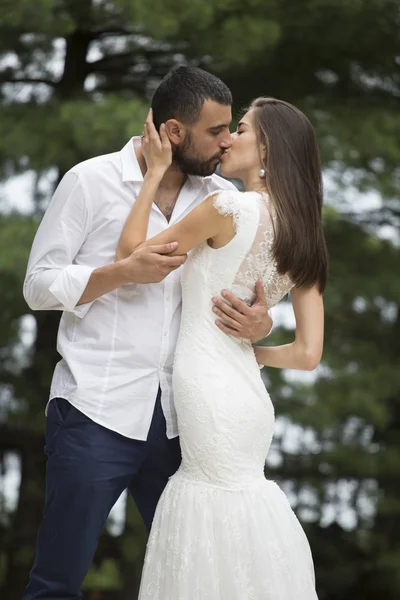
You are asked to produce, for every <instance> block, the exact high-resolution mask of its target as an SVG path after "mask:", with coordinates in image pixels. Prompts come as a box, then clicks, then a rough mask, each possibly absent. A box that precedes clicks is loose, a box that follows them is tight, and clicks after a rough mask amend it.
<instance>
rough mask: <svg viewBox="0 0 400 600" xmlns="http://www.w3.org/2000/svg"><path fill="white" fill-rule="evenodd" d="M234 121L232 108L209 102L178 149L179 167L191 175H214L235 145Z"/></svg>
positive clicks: (186, 129) (176, 161) (189, 127)
mask: <svg viewBox="0 0 400 600" xmlns="http://www.w3.org/2000/svg"><path fill="white" fill-rule="evenodd" d="M231 120H232V112H231V107H230V106H225V105H222V104H218V103H217V102H214V101H213V100H206V101H205V102H204V104H203V106H202V109H201V113H200V116H199V118H198V120H197V121H196V122H195V123H193V124H192V125H187V126H185V136H184V138H183V140H182V142H181V143H180V144H178V145H176V146H175V148H174V154H173V161H174V164H175V166H176V167H177V168H179V170H180V171H182V172H183V173H187V174H188V175H199V176H201V177H206V176H207V175H212V174H213V173H214V171H215V169H216V168H217V165H218V163H219V162H220V160H221V156H222V155H223V153H224V152H225V150H226V149H227V148H229V147H230V145H231V143H232V140H231V134H230V131H229V125H230V123H231Z"/></svg>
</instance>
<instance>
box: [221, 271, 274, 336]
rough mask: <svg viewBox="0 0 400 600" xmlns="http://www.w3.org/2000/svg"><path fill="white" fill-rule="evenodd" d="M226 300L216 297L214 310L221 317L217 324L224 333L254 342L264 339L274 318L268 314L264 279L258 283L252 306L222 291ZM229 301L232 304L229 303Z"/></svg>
mask: <svg viewBox="0 0 400 600" xmlns="http://www.w3.org/2000/svg"><path fill="white" fill-rule="evenodd" d="M222 296H223V298H224V299H225V300H226V302H224V300H221V299H220V298H217V297H214V298H213V299H212V301H213V303H214V307H213V311H214V313H215V314H216V315H217V316H218V317H220V318H219V319H217V321H216V324H217V325H218V327H219V328H220V329H222V331H223V332H224V333H227V334H228V335H231V336H232V337H236V338H245V339H247V340H250V342H251V343H252V344H255V343H256V342H258V341H260V340H262V339H263V338H264V337H265V336H267V335H268V334H269V332H270V331H271V328H272V319H271V317H270V316H269V314H268V307H267V301H266V299H265V293H264V287H263V284H262V281H257V283H256V297H255V300H254V302H253V304H252V306H248V305H247V304H246V303H245V302H242V300H239V299H238V298H236V296H234V295H233V294H231V293H230V292H227V291H222ZM227 302H229V303H230V304H231V305H232V306H230V305H229V304H227Z"/></svg>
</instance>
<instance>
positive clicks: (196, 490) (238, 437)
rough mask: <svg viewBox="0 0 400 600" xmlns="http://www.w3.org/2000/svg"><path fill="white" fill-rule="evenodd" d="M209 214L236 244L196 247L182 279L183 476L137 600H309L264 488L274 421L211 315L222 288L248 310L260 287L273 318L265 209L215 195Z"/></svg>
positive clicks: (167, 500)
mask: <svg viewBox="0 0 400 600" xmlns="http://www.w3.org/2000/svg"><path fill="white" fill-rule="evenodd" d="M214 205H215V206H216V208H217V209H218V210H219V211H220V212H221V213H223V214H224V215H232V216H233V220H234V223H235V228H236V236H235V237H234V238H233V239H232V241H231V242H229V243H228V244H227V245H226V246H224V247H223V248H219V249H212V248H211V247H209V246H208V244H207V243H203V244H201V245H200V246H199V247H197V248H196V249H195V250H194V251H193V252H192V254H191V256H190V257H189V259H188V260H187V262H186V264H185V266H184V269H183V273H182V288H183V312H182V322H181V329H180V335H179V341H178V345H177V349H176V355H175V362H174V378H173V385H174V398H175V405H176V410H177V414H178V424H179V432H180V443H181V447H182V465H181V467H180V468H179V470H178V471H177V472H176V474H175V475H173V476H172V477H171V478H170V480H169V482H168V485H167V487H166V489H165V490H164V493H163V495H162V496H161V499H160V501H159V504H158V507H157V511H156V515H155V518H154V522H153V526H152V530H151V533H150V537H149V541H148V546H147V553H146V558H145V564H144V568H143V575H142V582H141V588H140V593H139V600H149V599H151V600H316V599H317V595H316V592H315V586H314V569H313V562H312V557H311V552H310V548H309V544H308V541H307V538H306V536H305V534H304V532H303V529H302V527H301V525H300V523H299V522H298V520H297V518H296V516H295V514H294V513H293V511H292V509H291V507H290V505H289V502H288V500H287V498H286V496H285V495H284V493H283V492H282V491H281V490H280V488H279V487H278V486H277V485H276V484H275V483H274V482H272V481H268V480H266V479H265V476H264V463H265V458H266V456H267V453H268V449H269V446H270V443H271V439H272V435H273V431H274V409H273V406H272V402H271V400H270V397H269V395H268V392H267V391H266V389H265V386H264V383H263V381H262V379H261V376H260V369H259V367H258V365H257V362H256V359H255V355H254V351H253V348H252V346H251V345H250V343H249V342H246V341H244V340H238V339H235V338H232V337H230V336H227V335H226V334H224V333H223V332H222V331H220V330H219V329H218V327H217V326H216V325H215V323H214V321H215V316H214V314H213V312H212V310H211V307H212V303H211V298H212V297H213V296H215V295H219V294H220V292H221V290H222V289H223V288H226V289H230V290H233V292H234V293H236V295H238V296H240V297H241V298H243V299H245V300H246V301H247V302H251V301H252V299H253V297H254V284H255V282H256V280H257V279H262V280H263V282H264V286H265V291H266V295H267V299H268V304H269V306H272V305H274V304H276V303H277V302H278V301H279V300H280V299H281V298H282V297H283V296H284V295H285V294H286V293H287V292H288V291H289V289H290V288H291V287H292V284H291V282H290V279H289V277H287V276H280V275H279V274H278V273H277V270H276V265H275V263H274V261H273V259H272V258H271V246H272V241H273V235H274V232H273V225H272V219H273V217H271V214H273V213H272V207H271V206H269V200H268V197H267V196H266V195H263V196H261V195H260V194H258V193H255V192H246V193H241V192H235V191H233V192H232V191H223V192H220V193H219V194H218V196H217V197H216V199H215V200H214ZM268 207H269V208H268ZM269 209H270V210H271V212H270V210H269Z"/></svg>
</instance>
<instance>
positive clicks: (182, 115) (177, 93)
mask: <svg viewBox="0 0 400 600" xmlns="http://www.w3.org/2000/svg"><path fill="white" fill-rule="evenodd" d="M206 100H213V101H214V102H218V104H223V105H225V106H228V105H230V104H232V94H231V92H230V90H229V88H228V87H227V86H226V85H225V83H224V82H223V81H221V80H220V79H219V78H218V77H215V75H211V73H207V71H203V69H199V68H197V67H186V66H181V67H176V68H175V69H172V71H170V72H169V73H168V74H167V75H166V76H165V77H164V79H163V80H162V81H161V83H160V85H159V86H158V88H157V89H156V91H155V92H154V95H153V98H152V101H151V107H152V109H153V119H154V124H155V126H156V128H157V129H159V127H160V125H161V123H165V122H166V121H168V119H177V120H179V121H181V122H182V123H185V124H186V125H190V124H192V123H195V122H196V121H197V119H198V118H199V116H200V112H201V109H202V106H203V104H204V102H205V101H206Z"/></svg>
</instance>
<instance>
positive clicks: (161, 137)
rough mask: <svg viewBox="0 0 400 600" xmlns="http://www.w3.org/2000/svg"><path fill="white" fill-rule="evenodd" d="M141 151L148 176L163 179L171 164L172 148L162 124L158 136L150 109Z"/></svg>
mask: <svg viewBox="0 0 400 600" xmlns="http://www.w3.org/2000/svg"><path fill="white" fill-rule="evenodd" d="M142 151H143V156H144V158H145V160H146V165H147V171H148V172H149V174H154V175H157V176H159V177H163V175H164V173H165V172H166V171H167V169H168V168H169V167H170V166H171V163H172V146H171V142H170V141H169V137H168V135H167V132H166V130H165V125H164V123H163V124H162V125H161V127H160V134H158V132H157V130H156V128H155V127H154V123H153V114H152V110H151V109H150V110H149V113H148V115H147V119H146V123H145V124H144V129H143V136H142Z"/></svg>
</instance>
